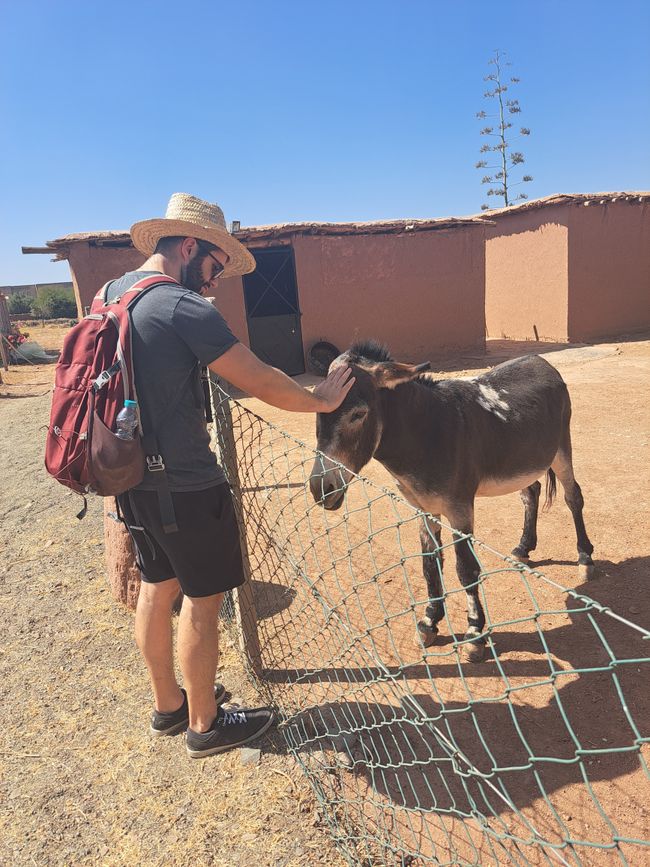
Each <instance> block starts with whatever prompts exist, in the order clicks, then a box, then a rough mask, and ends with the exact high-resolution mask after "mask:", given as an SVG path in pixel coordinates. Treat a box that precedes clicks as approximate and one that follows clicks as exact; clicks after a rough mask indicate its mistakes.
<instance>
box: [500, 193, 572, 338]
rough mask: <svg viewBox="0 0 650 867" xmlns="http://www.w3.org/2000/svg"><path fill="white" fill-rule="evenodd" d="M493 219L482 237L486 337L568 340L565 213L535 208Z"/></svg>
mask: <svg viewBox="0 0 650 867" xmlns="http://www.w3.org/2000/svg"><path fill="white" fill-rule="evenodd" d="M487 216H488V217H489V215H487ZM497 219H498V223H497V225H495V226H488V228H487V233H486V251H485V320H486V325H487V333H488V336H489V337H497V338H499V337H507V338H510V339H512V340H536V339H538V338H539V339H540V340H557V341H564V340H568V339H569V331H568V316H567V304H568V264H567V263H568V249H569V240H568V238H569V229H568V215H567V212H566V209H565V208H562V207H548V208H540V209H537V210H532V211H524V212H519V213H514V214H513V215H512V216H510V215H505V216H500V217H498V218H497ZM535 332H537V334H536V333H535Z"/></svg>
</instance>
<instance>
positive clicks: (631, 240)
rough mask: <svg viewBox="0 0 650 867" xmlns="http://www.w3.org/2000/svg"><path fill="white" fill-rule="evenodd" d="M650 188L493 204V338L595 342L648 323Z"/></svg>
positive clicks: (488, 314) (488, 283)
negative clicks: (649, 190)
mask: <svg viewBox="0 0 650 867" xmlns="http://www.w3.org/2000/svg"><path fill="white" fill-rule="evenodd" d="M649 202H650V193H647V192H645V193H597V194H589V195H556V196H549V197H548V198H545V199H536V200H534V201H530V202H526V203H524V204H521V205H517V206H514V207H510V208H504V209H502V210H497V211H488V212H487V218H488V219H489V221H490V223H491V225H489V226H487V227H486V249H485V318H486V326H487V334H488V336H489V337H497V338H500V337H506V338H510V339H515V340H537V339H539V340H555V341H568V342H588V341H593V340H598V339H601V338H606V337H616V336H620V335H622V334H627V333H633V332H639V331H644V330H647V329H649V328H650V209H649Z"/></svg>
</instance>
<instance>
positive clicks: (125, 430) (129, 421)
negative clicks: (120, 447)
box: [115, 400, 138, 440]
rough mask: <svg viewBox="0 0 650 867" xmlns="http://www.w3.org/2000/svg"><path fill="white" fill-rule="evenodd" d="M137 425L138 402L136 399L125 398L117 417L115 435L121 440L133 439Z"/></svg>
mask: <svg viewBox="0 0 650 867" xmlns="http://www.w3.org/2000/svg"><path fill="white" fill-rule="evenodd" d="M137 427H138V404H137V402H136V401H135V400H125V401H124V406H123V407H122V409H121V410H120V411H119V412H118V414H117V418H116V419H115V436H117V437H119V438H120V439H121V440H132V439H133V437H134V436H135V431H136V428H137Z"/></svg>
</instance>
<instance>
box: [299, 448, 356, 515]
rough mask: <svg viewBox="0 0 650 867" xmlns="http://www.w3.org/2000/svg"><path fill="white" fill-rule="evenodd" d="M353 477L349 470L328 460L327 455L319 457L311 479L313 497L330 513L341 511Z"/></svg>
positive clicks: (315, 462) (310, 487) (310, 486)
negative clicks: (346, 491)
mask: <svg viewBox="0 0 650 867" xmlns="http://www.w3.org/2000/svg"><path fill="white" fill-rule="evenodd" d="M351 476H352V474H351V473H350V471H349V470H346V468H345V467H343V466H341V465H340V464H338V463H337V462H336V461H333V460H332V459H331V458H328V457H327V455H318V457H317V458H316V460H315V461H314V466H313V469H312V471H311V476H310V478H309V489H310V491H311V495H312V497H313V498H314V500H315V501H316V503H318V504H319V505H320V506H322V507H323V508H324V509H327V511H328V512H334V511H336V509H340V508H341V506H342V505H343V500H344V499H345V490H346V488H347V486H348V482H349V481H350V478H351Z"/></svg>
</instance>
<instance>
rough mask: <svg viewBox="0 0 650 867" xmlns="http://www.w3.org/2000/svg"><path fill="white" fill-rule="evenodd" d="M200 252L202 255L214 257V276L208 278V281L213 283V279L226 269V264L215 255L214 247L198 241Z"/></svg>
mask: <svg viewBox="0 0 650 867" xmlns="http://www.w3.org/2000/svg"><path fill="white" fill-rule="evenodd" d="M198 247H199V252H200V253H201V255H202V256H209V257H210V259H212V276H211V277H210V279H209V280H208V283H212V281H213V280H216V279H217V277H218V276H219V275H220V274H221V273H222V272H223V271H224V269H225V267H226V266H225V265H222V264H221V262H220V261H219V260H218V259H217V257H216V256H215V255H214V253H213V252H212V250H213V249H214V248H210V247H207V246H206V245H205V244H202V243H200V242H198Z"/></svg>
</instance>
